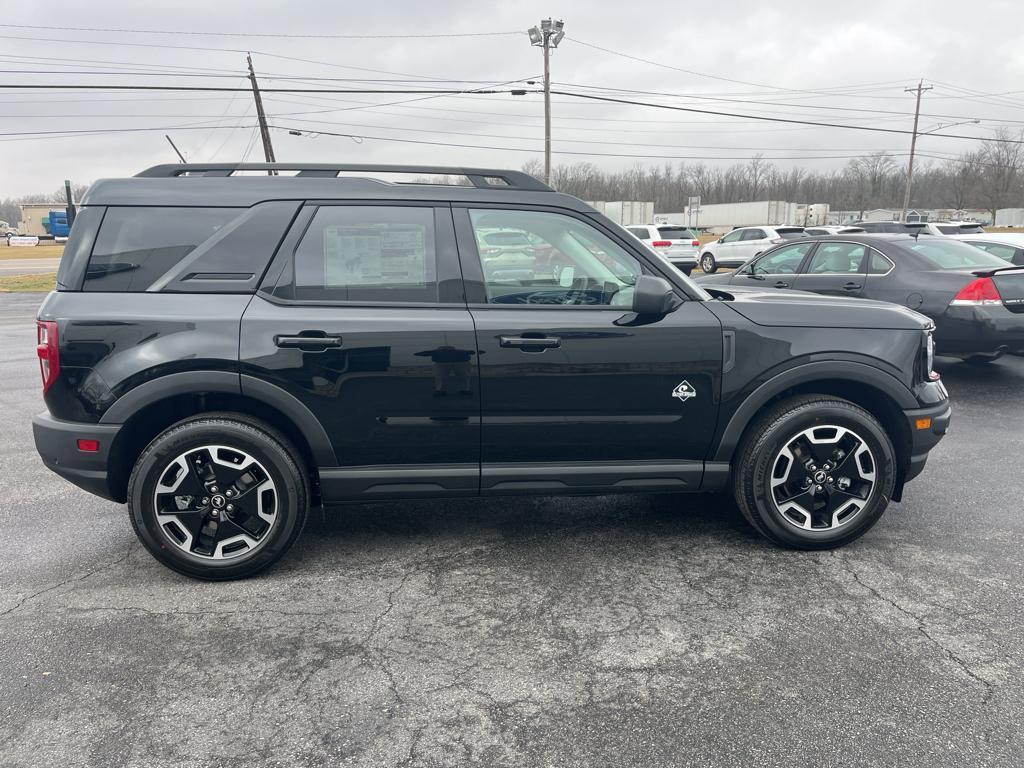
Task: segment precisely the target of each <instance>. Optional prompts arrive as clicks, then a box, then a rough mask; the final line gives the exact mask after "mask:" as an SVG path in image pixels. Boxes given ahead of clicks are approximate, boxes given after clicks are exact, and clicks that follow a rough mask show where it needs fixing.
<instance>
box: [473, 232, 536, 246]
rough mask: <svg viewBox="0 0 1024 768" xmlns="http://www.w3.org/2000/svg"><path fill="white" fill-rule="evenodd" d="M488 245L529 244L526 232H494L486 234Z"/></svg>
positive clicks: (485, 238)
mask: <svg viewBox="0 0 1024 768" xmlns="http://www.w3.org/2000/svg"><path fill="white" fill-rule="evenodd" d="M484 240H485V241H486V242H487V244H488V245H529V244H530V241H529V240H528V239H527V237H526V234H525V233H524V232H492V233H490V234H489V235H484Z"/></svg>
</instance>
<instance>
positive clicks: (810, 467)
mask: <svg viewBox="0 0 1024 768" xmlns="http://www.w3.org/2000/svg"><path fill="white" fill-rule="evenodd" d="M808 469H809V470H811V472H814V471H815V470H817V467H816V466H814V465H813V464H811V466H809V467H808Z"/></svg>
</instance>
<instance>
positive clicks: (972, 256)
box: [700, 234, 1024, 363]
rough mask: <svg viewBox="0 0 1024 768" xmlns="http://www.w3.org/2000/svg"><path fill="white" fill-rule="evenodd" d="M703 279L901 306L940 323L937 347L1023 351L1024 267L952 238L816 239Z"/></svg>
mask: <svg viewBox="0 0 1024 768" xmlns="http://www.w3.org/2000/svg"><path fill="white" fill-rule="evenodd" d="M700 283H701V285H703V286H705V287H707V288H711V287H712V286H716V285H717V286H726V285H729V286H735V285H746V286H751V285H753V286H764V287H774V288H792V289H796V290H802V291H813V292H814V293H825V294H832V295H836V296H859V297H863V298H868V299H878V300H881V301H889V302H892V303H894V304H901V305H903V306H907V307H910V308H911V309H914V310H916V311H918V312H921V313H922V314H925V315H927V316H928V317H930V318H932V319H933V320H934V321H935V324H936V330H935V345H936V352H938V353H939V354H943V355H950V356H954V357H959V358H962V359H964V360H966V361H967V362H970V363H987V362H992V361H993V360H996V359H997V358H999V357H1000V356H1001V355H1002V354H1003V353H1004V352H1013V353H1021V352H1024V269H1021V268H1016V267H1014V266H1013V265H1011V264H1008V263H1007V262H1006V261H1005V260H1003V259H1000V258H998V257H997V256H994V255H992V254H990V253H986V252H984V251H982V250H980V249H978V248H975V247H973V246H971V245H968V244H967V243H964V242H961V241H959V240H955V239H953V238H947V237H933V236H930V235H921V236H920V237H914V236H911V235H868V234H865V235H858V234H852V235H835V236H831V237H810V238H808V239H806V240H802V241H800V242H798V243H794V244H792V245H782V246H779V247H778V248H773V249H772V250H770V251H767V252H765V253H764V254H762V255H761V256H760V257H759V258H757V259H752V260H751V261H749V262H747V263H746V264H744V265H743V266H742V267H740V268H739V269H737V270H736V271H735V272H732V273H730V274H727V275H715V276H713V277H705V278H701V279H700Z"/></svg>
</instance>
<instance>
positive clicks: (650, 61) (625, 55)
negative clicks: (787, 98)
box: [566, 35, 896, 96]
mask: <svg viewBox="0 0 1024 768" xmlns="http://www.w3.org/2000/svg"><path fill="white" fill-rule="evenodd" d="M566 38H567V39H569V40H572V41H573V42H574V43H579V44H580V45H585V46H586V47H588V48H594V49H595V50H598V51H604V52H605V53H610V54H612V55H614V56H621V57H622V58H624V59H632V60H633V61H639V62H642V63H644V64H651V65H653V66H655V67H662V68H664V69H671V70H675V71H676V72H683V73H685V74H687V75H693V76H694V77H705V78H708V79H710V80H721V81H722V82H726V83H736V84H737V85H750V86H753V87H755V88H767V89H769V90H773V91H786V92H788V93H814V94H821V95H825V96H835V95H837V94H835V93H829V92H828V91H826V90H819V89H813V88H783V87H781V86H777V85H767V84H765V83H753V82H750V81H749V80H736V79H733V78H731V77H721V76H719V75H711V74H708V73H706V72H697V71H696V70H692V69H685V68H683V67H677V66H674V65H672V64H664V63H662V62H660V61H654V60H653V59H645V58H643V57H642V56H634V55H632V54H629V53H622V52H621V51H614V50H612V49H611V48H605V47H604V46H601V45H596V44H595V43H588V42H586V41H585V40H580V39H579V38H576V37H570V36H568V35H566ZM889 82H896V81H889ZM841 87H843V88H852V87H859V86H841Z"/></svg>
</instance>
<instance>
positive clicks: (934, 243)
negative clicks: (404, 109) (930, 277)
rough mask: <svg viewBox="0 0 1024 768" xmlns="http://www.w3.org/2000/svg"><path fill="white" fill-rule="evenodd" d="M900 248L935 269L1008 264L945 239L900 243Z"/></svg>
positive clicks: (973, 267) (971, 247) (988, 254)
mask: <svg viewBox="0 0 1024 768" xmlns="http://www.w3.org/2000/svg"><path fill="white" fill-rule="evenodd" d="M899 247H900V248H903V249H904V250H907V251H913V252H914V253H916V254H918V255H919V256H921V257H922V258H923V259H924V260H925V261H927V262H928V263H929V264H930V265H931V266H933V267H934V268H935V269H998V268H1000V267H1005V266H1006V262H1005V261H1003V260H1002V259H1000V258H999V257H998V256H993V255H992V254H991V253H985V251H983V250H981V249H980V248H975V247H974V246H973V245H968V244H967V243H961V242H959V241H955V240H946V239H944V238H939V237H936V238H929V239H927V240H918V241H917V242H914V243H900V244H899Z"/></svg>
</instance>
